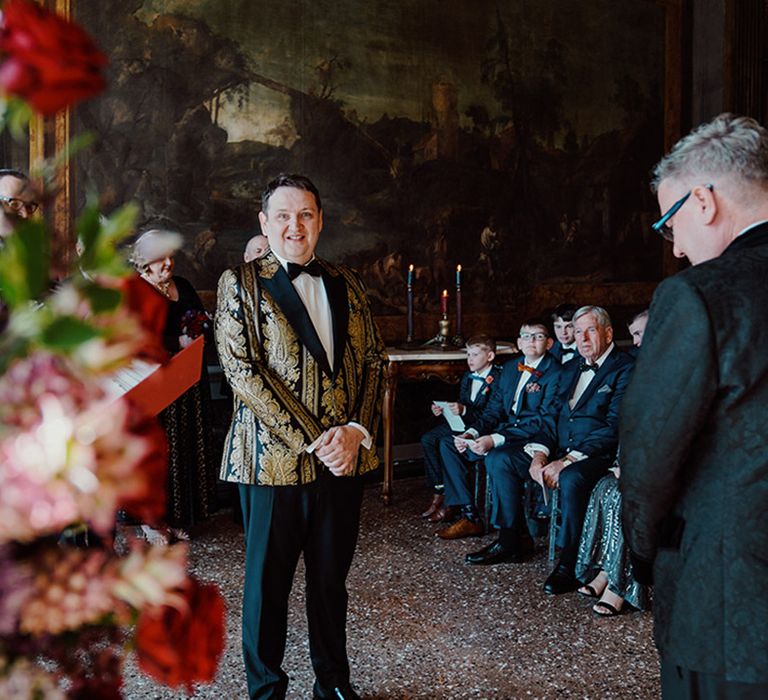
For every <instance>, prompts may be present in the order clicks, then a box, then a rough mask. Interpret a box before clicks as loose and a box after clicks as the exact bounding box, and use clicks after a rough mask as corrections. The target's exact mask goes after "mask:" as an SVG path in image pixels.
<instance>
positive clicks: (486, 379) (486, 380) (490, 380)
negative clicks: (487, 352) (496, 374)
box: [485, 374, 493, 384]
mask: <svg viewBox="0 0 768 700" xmlns="http://www.w3.org/2000/svg"><path fill="white" fill-rule="evenodd" d="M492 382H493V375H492V374H489V375H488V376H487V377H486V378H485V383H486V384H491V383H492Z"/></svg>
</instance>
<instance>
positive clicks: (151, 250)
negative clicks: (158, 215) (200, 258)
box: [130, 228, 183, 272]
mask: <svg viewBox="0 0 768 700" xmlns="http://www.w3.org/2000/svg"><path fill="white" fill-rule="evenodd" d="M182 243H183V239H182V237H181V234H180V233H177V232H176V231H164V230H162V229H156V228H155V229H151V230H149V231H145V232H144V233H142V234H141V235H140V236H139V237H138V238H137V239H136V242H135V243H134V244H133V252H132V253H131V257H130V262H131V264H132V265H133V266H134V267H135V268H136V269H137V270H138V271H139V272H145V271H146V269H147V267H148V266H149V264H150V263H153V262H155V260H162V259H163V258H165V257H168V256H171V255H173V254H174V253H175V252H176V251H177V250H178V249H179V248H181V245H182Z"/></svg>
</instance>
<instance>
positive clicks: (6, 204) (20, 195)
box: [0, 168, 40, 238]
mask: <svg viewBox="0 0 768 700" xmlns="http://www.w3.org/2000/svg"><path fill="white" fill-rule="evenodd" d="M36 197H37V196H36V194H35V191H34V189H33V188H32V183H31V182H30V181H29V178H28V177H27V176H26V175H25V174H24V173H22V172H21V171H20V170H12V169H10V168H0V213H1V214H2V216H0V238H7V237H8V236H10V235H11V233H12V232H13V229H14V228H15V226H16V225H17V224H18V221H19V219H28V218H29V217H30V216H32V214H34V213H35V212H36V211H37V210H38V209H39V207H40V205H39V204H38V202H37V198H36Z"/></svg>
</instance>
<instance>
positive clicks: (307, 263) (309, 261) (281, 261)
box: [272, 250, 315, 272]
mask: <svg viewBox="0 0 768 700" xmlns="http://www.w3.org/2000/svg"><path fill="white" fill-rule="evenodd" d="M272 255H274V256H275V257H276V258H277V261H278V262H279V263H280V264H281V265H282V266H283V270H285V271H286V272H287V271H288V263H289V262H290V261H289V260H286V259H285V258H281V257H280V256H279V255H278V254H277V253H276V252H275V251H274V250H273V251H272ZM314 259H315V256H314V255H312V257H311V258H310V259H309V260H307V262H305V263H304V264H305V265H309V263H311V262H312V261H313V260H314ZM297 264H298V263H297Z"/></svg>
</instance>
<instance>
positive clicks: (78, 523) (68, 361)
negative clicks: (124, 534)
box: [0, 0, 224, 699]
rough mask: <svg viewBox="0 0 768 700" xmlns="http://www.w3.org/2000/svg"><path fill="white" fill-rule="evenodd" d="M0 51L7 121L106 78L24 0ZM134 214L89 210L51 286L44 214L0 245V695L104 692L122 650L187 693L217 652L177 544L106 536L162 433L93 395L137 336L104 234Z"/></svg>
mask: <svg viewBox="0 0 768 700" xmlns="http://www.w3.org/2000/svg"><path fill="white" fill-rule="evenodd" d="M0 53H1V54H2V55H0V90H2V91H3V93H4V94H3V96H2V100H3V104H2V105H0V108H2V109H3V111H4V114H3V123H4V124H6V125H11V126H12V127H14V130H15V131H18V129H19V128H20V126H21V125H23V123H24V120H25V119H28V117H29V116H30V115H31V114H32V110H36V111H38V112H40V113H42V114H46V115H47V114H52V113H54V112H55V111H56V110H58V109H60V108H62V107H65V106H67V105H71V104H73V103H74V102H76V101H78V100H81V99H84V98H86V97H88V96H91V95H93V94H96V93H97V92H99V91H100V90H101V89H102V88H103V86H104V79H103V77H102V75H101V68H102V67H103V66H104V65H105V63H106V58H105V57H104V56H103V55H102V54H101V53H100V52H99V51H98V49H97V48H96V47H95V44H94V43H93V42H92V41H91V39H90V38H89V37H88V36H87V35H86V34H85V32H83V30H82V29H80V28H79V27H77V26H76V25H74V24H72V23H70V22H68V21H66V20H64V19H62V18H60V17H57V16H56V15H54V14H52V13H50V12H48V11H47V10H45V9H44V8H42V7H40V6H38V5H36V4H34V3H32V2H29V1H28V0H7V2H5V3H4V4H3V8H2V26H1V27H0ZM30 106H31V107H30ZM135 215H136V208H135V207H134V206H132V205H130V204H129V205H126V206H125V207H123V208H122V209H121V210H119V211H117V212H116V213H114V214H113V215H112V216H110V217H109V218H106V219H103V218H102V217H100V214H99V211H98V207H97V205H96V204H93V203H92V204H89V206H88V207H87V208H86V210H85V212H84V213H83V214H82V215H81V217H80V219H79V221H78V222H77V234H78V239H79V241H80V242H81V244H82V252H81V253H80V256H79V259H78V261H77V264H76V265H73V266H72V269H70V270H69V271H68V276H67V277H66V278H65V280H64V281H63V282H60V283H58V284H57V285H55V286H52V285H51V283H50V281H49V275H50V272H49V270H50V259H49V257H50V256H49V252H48V251H49V245H48V242H49V241H48V231H47V228H46V224H45V222H44V221H43V220H42V219H29V220H24V221H22V220H19V221H18V222H17V223H16V225H15V227H14V231H13V233H12V234H11V235H10V236H8V237H7V238H4V239H0V307H2V308H3V309H4V311H5V313H6V314H7V319H5V327H4V328H3V329H2V332H1V333H0V483H1V484H2V488H0V697H2V698H30V699H31V698H119V697H121V694H120V688H121V685H122V681H121V677H122V670H121V669H122V663H123V658H124V656H125V651H126V649H127V648H128V646H129V644H130V645H132V646H133V648H134V649H135V651H136V654H137V659H138V665H139V668H140V669H141V670H142V671H144V672H145V673H147V674H149V675H150V676H152V677H154V678H155V679H157V680H158V681H160V682H162V683H165V684H167V685H170V686H172V687H182V686H186V687H187V688H188V689H190V688H191V686H192V684H193V683H195V682H208V681H210V680H212V679H213V677H214V675H215V672H216V666H217V663H218V659H219V657H220V655H221V652H222V650H223V645H224V602H223V599H222V597H221V594H220V593H219V591H218V589H217V588H216V587H215V586H212V585H206V584H202V583H200V582H199V581H197V580H196V579H194V578H193V577H191V576H190V575H189V574H188V572H187V546H186V545H185V544H178V545H174V546H171V547H151V546H149V545H148V544H147V543H146V542H144V541H143V540H139V539H137V538H129V539H128V544H127V546H126V547H125V549H124V551H123V552H122V553H118V552H117V551H116V550H115V547H114V532H115V522H116V515H117V513H118V511H120V510H124V511H126V512H128V513H130V514H131V515H133V516H135V517H137V518H139V519H141V520H142V521H143V522H147V523H150V524H152V523H158V522H159V521H160V520H161V519H162V517H163V513H164V508H165V495H164V493H163V490H162V489H158V488H157V484H160V483H164V482H165V469H166V451H165V450H166V447H165V434H164V432H163V431H162V429H161V428H160V427H159V426H158V424H157V422H156V420H155V419H154V417H152V416H146V415H143V414H142V413H141V412H140V411H139V409H137V408H136V407H135V406H133V405H131V404H130V403H129V402H128V401H127V400H126V399H125V398H117V399H115V398H114V397H113V396H111V395H110V394H109V392H108V391H107V390H106V389H105V378H106V377H107V376H108V375H109V373H111V372H114V371H115V370H116V369H118V368H120V367H123V366H125V365H127V364H128V363H129V362H131V360H132V359H133V358H134V357H136V356H137V355H140V354H142V353H143V352H144V351H145V350H148V349H149V348H150V346H151V339H150V338H149V337H148V336H147V334H146V333H145V332H144V331H143V330H142V328H141V325H140V324H139V322H138V321H137V320H136V318H134V316H133V315H132V314H131V313H130V312H129V311H128V309H127V308H125V305H124V304H123V300H122V294H121V291H120V290H121V286H122V281H121V280H122V278H123V277H125V276H126V275H128V274H130V269H129V267H128V266H127V265H126V264H125V262H124V261H123V259H122V256H121V255H120V254H119V252H118V250H117V246H118V244H119V243H120V242H121V241H122V240H123V239H124V238H126V237H127V236H128V235H129V234H130V233H132V230H133V222H134V220H135ZM208 321H209V319H208ZM191 322H193V323H195V324H197V326H196V327H199V328H200V329H204V327H205V322H206V321H205V320H203V319H199V318H196V319H191ZM83 533H87V544H88V546H87V547H82V546H77V545H76V543H77V542H78V538H77V537H76V535H82V534H83Z"/></svg>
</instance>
